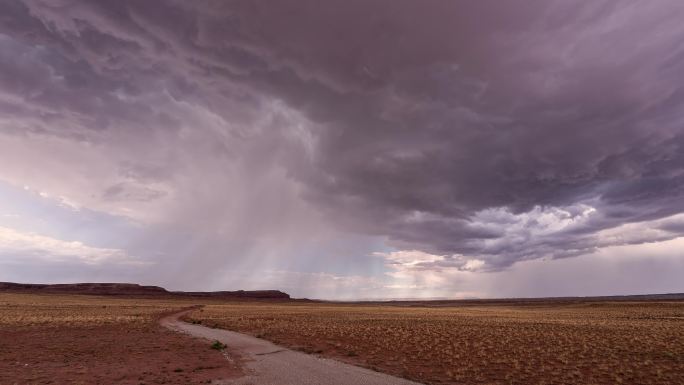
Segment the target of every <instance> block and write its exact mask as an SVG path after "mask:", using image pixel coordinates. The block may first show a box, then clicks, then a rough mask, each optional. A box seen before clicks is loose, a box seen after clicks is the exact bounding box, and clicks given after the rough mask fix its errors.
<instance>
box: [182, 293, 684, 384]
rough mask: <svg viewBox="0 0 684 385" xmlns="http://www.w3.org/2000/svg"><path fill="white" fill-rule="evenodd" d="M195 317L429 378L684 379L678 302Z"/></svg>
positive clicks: (232, 310)
mask: <svg viewBox="0 0 684 385" xmlns="http://www.w3.org/2000/svg"><path fill="white" fill-rule="evenodd" d="M192 319H194V320H197V321H201V322H202V323H203V324H205V325H210V326H219V327H223V328H227V329H231V330H237V331H242V332H246V333H250V334H252V335H257V336H260V337H263V338H266V339H269V340H272V341H274V342H276V343H280V344H284V345H287V346H291V347H294V348H298V349H300V350H303V351H307V352H315V353H321V354H323V355H326V356H331V357H336V358H338V359H343V360H346V361H351V362H354V363H357V364H361V365H363V366H367V367H370V368H374V369H377V370H381V371H384V372H388V373H392V374H395V375H400V376H403V377H407V378H411V379H414V380H418V381H421V382H425V383H429V384H442V383H458V384H461V383H464V384H620V383H624V384H684V303H682V302H669V303H668V302H640V303H638V302H637V303H624V302H623V303H617V302H616V303H610V302H600V303H583V304H547V305H538V306H478V307H449V308H430V307H396V306H363V305H341V304H339V305H338V304H307V305H303V304H248V303H236V304H225V305H209V306H207V307H205V308H204V309H202V310H201V311H195V312H194V313H193V314H192Z"/></svg>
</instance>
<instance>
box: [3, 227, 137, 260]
mask: <svg viewBox="0 0 684 385" xmlns="http://www.w3.org/2000/svg"><path fill="white" fill-rule="evenodd" d="M0 256H1V259H0V262H3V263H7V262H14V263H35V262H39V261H41V262H46V263H62V262H68V263H74V262H76V263H82V264H85V265H105V264H128V265H143V264H144V262H142V261H139V260H137V259H136V258H134V257H132V256H130V255H128V254H127V253H126V252H125V251H124V250H119V249H108V248H98V247H92V246H88V245H85V244H83V243H82V242H79V241H65V240H61V239H55V238H51V237H48V236H44V235H39V234H33V233H23V232H19V231H16V230H14V229H11V228H7V227H0Z"/></svg>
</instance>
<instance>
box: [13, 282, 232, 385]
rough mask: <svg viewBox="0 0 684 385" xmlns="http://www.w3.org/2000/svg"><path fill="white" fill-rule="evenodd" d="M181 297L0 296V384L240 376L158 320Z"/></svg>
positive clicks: (179, 304)
mask: <svg viewBox="0 0 684 385" xmlns="http://www.w3.org/2000/svg"><path fill="white" fill-rule="evenodd" d="M189 305H191V303H190V302H189V301H188V300H185V299H172V300H164V299H132V298H121V297H93V296H83V295H35V294H8V293H0V384H84V385H85V384H122V385H128V384H130V385H134V384H135V385H139V384H143V383H145V384H151V383H164V384H176V385H181V384H196V383H208V382H211V381H212V380H215V379H221V378H232V377H236V376H238V375H240V374H241V368H240V363H239V360H238V359H237V358H236V357H233V361H228V360H226V358H225V356H224V354H229V352H218V351H215V350H212V349H210V343H209V342H207V341H202V340H198V339H194V338H190V337H188V336H185V335H182V334H179V333H175V332H172V331H169V330H165V329H163V328H162V327H161V326H159V325H158V323H157V319H158V318H159V317H160V316H161V315H162V314H164V313H167V312H169V311H176V310H180V309H182V308H184V307H187V306H189Z"/></svg>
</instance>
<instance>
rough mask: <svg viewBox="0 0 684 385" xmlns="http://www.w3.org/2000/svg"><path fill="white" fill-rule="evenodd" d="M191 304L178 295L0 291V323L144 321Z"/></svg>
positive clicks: (51, 323)
mask: <svg viewBox="0 0 684 385" xmlns="http://www.w3.org/2000/svg"><path fill="white" fill-rule="evenodd" d="M191 305H192V303H191V302H189V301H186V300H175V299H173V300H160V299H130V298H117V297H95V296H85V295H45V294H43V295H41V294H12V293H0V327H25V326H43V327H59V326H63V325H70V326H76V325H103V324H114V323H133V324H143V323H148V322H150V321H151V320H153V319H155V318H156V317H157V316H158V315H160V314H162V313H167V312H170V311H174V310H180V309H182V308H183V307H187V306H191Z"/></svg>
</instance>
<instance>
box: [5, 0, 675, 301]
mask: <svg viewBox="0 0 684 385" xmlns="http://www.w3.org/2000/svg"><path fill="white" fill-rule="evenodd" d="M683 19H684V3H682V2H681V1H679V0H658V1H632V0H608V1H604V0H596V1H564V0H524V1H523V0H513V1H507V2H501V1H498V0H496V1H495V0H482V1H477V2H475V1H437V0H422V1H408V0H329V1H318V0H280V1H270V0H244V1H240V0H238V1H204V0H199V1H191V2H190V1H185V0H165V1H161V0H160V1H134V0H128V1H127V0H122V1H105V0H98V1H91V0H89V1H85V0H84V1H81V0H0V281H12V282H42V283H57V282H59V283H61V282H136V283H141V284H148V285H161V286H163V287H165V288H167V289H171V290H237V289H245V290H250V289H280V290H283V291H286V292H288V293H290V294H291V295H293V296H295V297H309V298H324V299H377V298H384V299H387V298H473V297H477V298H492V297H540V296H576V295H579V296H585V295H612V294H641V293H664V292H684V280H683V279H682V277H684V238H682V236H684V88H683V86H684V84H683V82H684V80H683V79H684V23H682V22H681V20H683Z"/></svg>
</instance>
